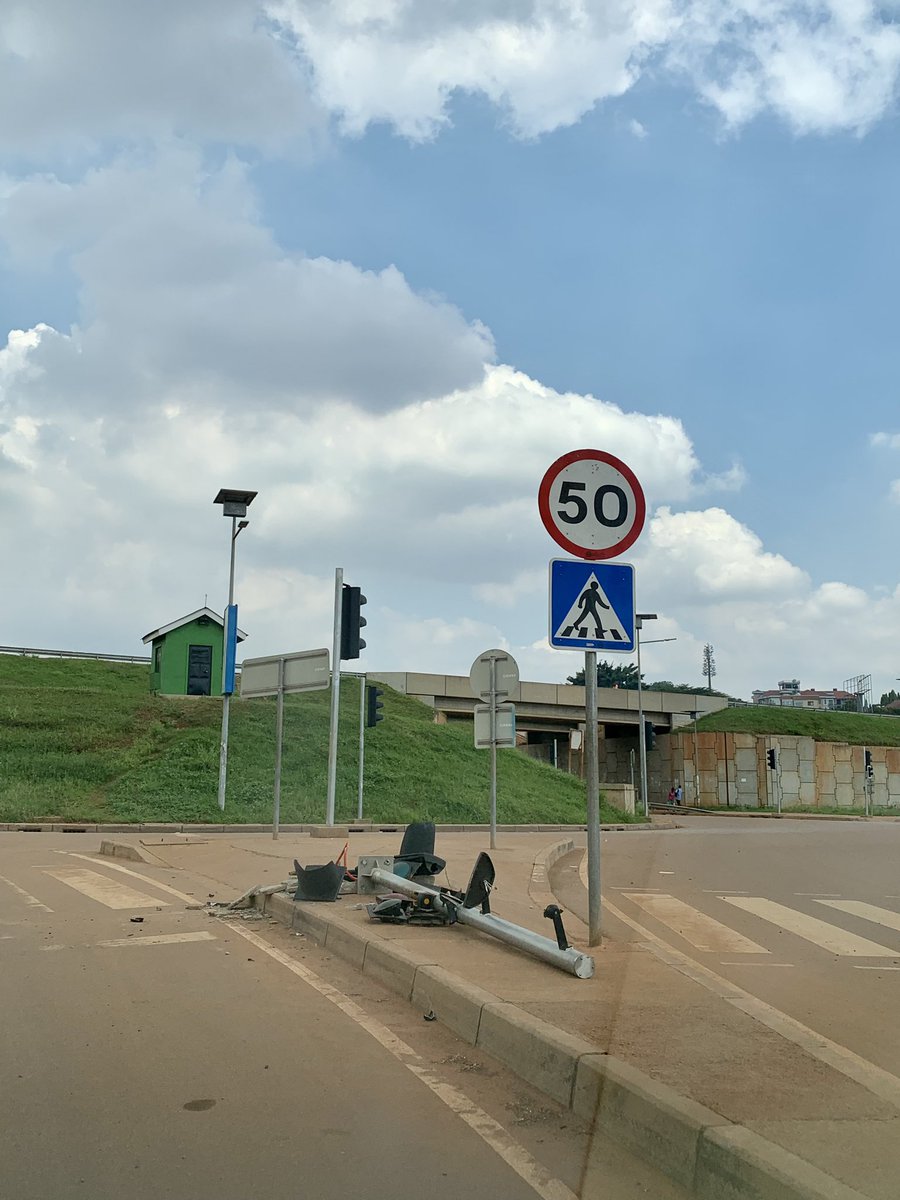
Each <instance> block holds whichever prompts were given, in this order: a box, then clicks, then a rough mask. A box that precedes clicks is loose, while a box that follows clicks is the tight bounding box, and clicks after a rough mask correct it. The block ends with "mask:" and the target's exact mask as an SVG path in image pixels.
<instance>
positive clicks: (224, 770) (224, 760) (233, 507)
mask: <svg viewBox="0 0 900 1200" xmlns="http://www.w3.org/2000/svg"><path fill="white" fill-rule="evenodd" d="M257 495H258V493H257V492H245V491H238V490H235V489H234V488H219V492H218V494H217V496H216V498H215V500H213V504H221V505H222V516H223V517H231V555H230V560H229V565H228V609H227V610H226V613H225V623H224V629H223V633H224V638H223V644H222V651H223V653H222V658H223V668H224V663H225V661H227V656H228V646H227V645H226V644H225V639H226V638H227V637H228V631H229V628H230V626H229V618H231V619H232V620H233V621H234V628H235V630H237V614H234V615H233V616H232V608H233V607H234V543H235V542H236V541H237V538H238V534H239V533H240V532H241V530H242V529H246V528H247V526H248V525H249V524H250V522H249V521H248V520H247V519H246V517H247V509H248V508H249V507H250V505H251V504H252V503H253V501H254V499H255V498H256V496H257ZM223 673H224V672H223ZM222 693H223V694H222V741H221V744H220V746H219V808H220V809H221V810H222V812H224V811H225V782H226V779H227V776H228V710H229V705H230V702H231V692H230V690H229V691H226V690H225V688H224V687H223V689H222Z"/></svg>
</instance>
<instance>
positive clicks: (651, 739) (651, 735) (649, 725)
mask: <svg viewBox="0 0 900 1200" xmlns="http://www.w3.org/2000/svg"><path fill="white" fill-rule="evenodd" d="M655 745H656V730H655V729H654V728H653V722H652V721H645V722H644V748H645V749H647V750H652V749H653V748H654V746H655Z"/></svg>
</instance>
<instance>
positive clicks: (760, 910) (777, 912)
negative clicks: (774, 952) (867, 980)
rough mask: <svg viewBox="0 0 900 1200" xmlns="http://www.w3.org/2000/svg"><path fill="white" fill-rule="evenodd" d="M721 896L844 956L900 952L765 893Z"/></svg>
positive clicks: (873, 955)
mask: <svg viewBox="0 0 900 1200" xmlns="http://www.w3.org/2000/svg"><path fill="white" fill-rule="evenodd" d="M720 899H722V900H724V901H725V903H726V904H733V905H734V907H735V908H740V909H741V910H742V911H743V912H748V913H750V914H751V916H754V917H759V918H761V919H762V920H763V921H769V922H770V923H771V924H772V925H775V926H777V927H778V928H779V929H784V930H785V931H786V932H787V933H793V934H796V935H797V937H801V938H803V939H804V940H805V941H807V942H812V943H813V945H815V946H819V947H820V948H821V949H822V950H828V951H829V952H830V953H831V954H837V955H840V956H842V957H843V956H848V955H855V956H858V957H859V958H897V957H898V955H900V952H898V951H897V950H891V949H889V947H887V946H880V945H879V944H878V943H877V942H870V941H869V939H868V938H864V937H859V936H858V935H857V934H855V933H847V931H846V930H844V929H841V928H839V927H838V926H837V925H830V924H829V923H828V922H827V921H820V920H819V918H818V917H811V916H808V915H807V914H806V913H803V912H799V911H798V910H797V909H795V908H788V907H787V905H785V904H778V903H777V902H776V901H775V900H767V899H765V898H764V897H763V896H721V897H720Z"/></svg>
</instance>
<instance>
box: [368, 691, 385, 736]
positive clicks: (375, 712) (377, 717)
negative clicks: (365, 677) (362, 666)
mask: <svg viewBox="0 0 900 1200" xmlns="http://www.w3.org/2000/svg"><path fill="white" fill-rule="evenodd" d="M383 695H384V691H383V689H382V688H380V687H375V686H374V684H371V683H370V684H369V685H368V687H367V688H366V725H367V726H368V727H369V729H371V728H372V727H373V725H377V724H378V722H379V721H383V720H384V714H383V713H382V711H381V710H382V709H383V708H384V701H383V700H382V699H381V697H382V696H383Z"/></svg>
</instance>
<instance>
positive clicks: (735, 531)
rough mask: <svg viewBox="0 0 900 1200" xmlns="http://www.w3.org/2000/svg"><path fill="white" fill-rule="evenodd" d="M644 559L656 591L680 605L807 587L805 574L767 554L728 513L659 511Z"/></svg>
mask: <svg viewBox="0 0 900 1200" xmlns="http://www.w3.org/2000/svg"><path fill="white" fill-rule="evenodd" d="M649 535H650V536H649V539H648V544H647V546H642V549H641V557H642V559H644V560H645V561H646V568H645V569H646V571H647V573H648V574H649V576H650V579H651V581H652V583H653V584H654V585H655V586H656V588H657V589H658V590H659V591H660V592H661V593H664V594H666V595H670V596H673V597H675V598H676V599H677V600H679V601H692V602H695V603H696V602H701V603H702V602H705V603H714V602H717V601H734V600H753V601H757V600H760V601H762V602H766V601H767V598H768V597H771V596H779V597H783V596H785V595H788V596H790V595H792V594H795V593H798V592H800V591H802V590H804V589H805V588H807V587H808V586H809V579H808V577H807V575H806V574H805V572H803V571H801V570H800V569H799V568H797V567H795V566H794V565H793V564H792V563H790V562H788V561H787V559H785V558H783V557H782V555H780V554H772V553H771V552H769V551H766V550H764V548H763V545H762V542H761V541H760V539H759V538H758V537H757V535H756V534H755V533H753V532H752V530H750V529H748V528H747V527H746V526H745V525H741V524H740V522H739V521H736V520H735V518H734V517H732V516H730V515H729V514H728V513H727V512H725V510H724V509H721V508H709V509H706V510H704V511H702V512H680V513H676V512H672V511H671V509H670V508H668V507H662V508H660V509H658V511H657V512H656V514H655V515H654V517H653V519H652V520H651V521H650V529H649Z"/></svg>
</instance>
